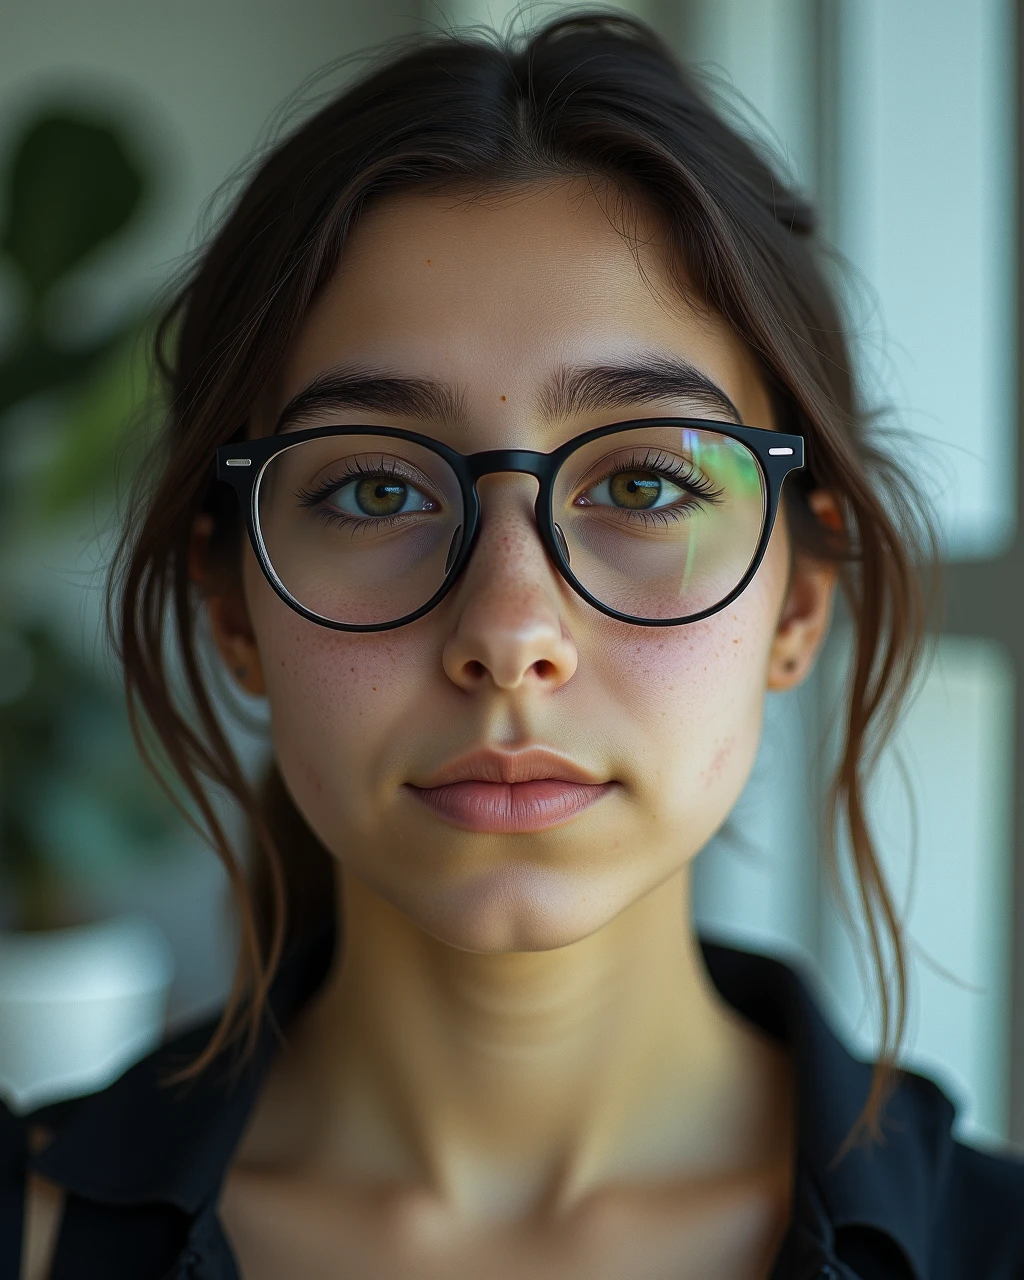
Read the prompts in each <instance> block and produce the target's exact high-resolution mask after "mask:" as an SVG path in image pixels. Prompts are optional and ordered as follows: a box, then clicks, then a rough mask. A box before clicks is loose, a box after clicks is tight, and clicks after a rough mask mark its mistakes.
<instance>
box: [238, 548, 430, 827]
mask: <svg viewBox="0 0 1024 1280" xmlns="http://www.w3.org/2000/svg"><path fill="white" fill-rule="evenodd" d="M255 573H256V574H257V575H258V578H249V577H248V575H247V581H246V594H247V599H248V602H249V612H250V617H251V618H252V624H253V630H254V632H255V636H256V642H257V646H258V649H259V654H260V662H261V666H262V668H263V676H264V681H265V684H266V693H267V701H268V703H269V706H270V716H271V722H272V725H273V740H274V753H275V756H276V758H277V761H278V764H279V766H280V768H281V771H282V774H283V775H284V778H285V780H286V781H287V783H288V785H289V788H290V789H291V791H292V794H293V795H294V797H295V799H296V802H297V803H298V804H299V806H300V808H302V810H303V811H304V812H305V813H306V815H307V817H308V818H309V819H310V821H311V822H313V825H314V826H315V827H316V828H317V829H318V830H319V829H321V826H322V822H323V821H326V820H327V819H328V817H329V815H328V814H326V813H324V814H320V813H319V810H320V809H321V808H324V807H326V806H329V807H330V808H331V809H332V811H350V809H351V804H352V800H353V797H357V796H365V795H366V794H367V790H368V783H369V781H370V779H371V778H372V776H373V774H374V772H375V766H377V765H378V764H379V761H380V758H381V756H382V755H383V754H384V753H385V751H386V748H387V747H388V745H389V744H390V743H392V742H393V741H394V738H395V731H396V727H400V725H401V724H402V722H403V720H404V719H405V718H407V715H408V705H409V696H410V690H411V689H412V688H413V686H414V685H415V683H416V680H417V673H418V672H420V670H421V667H422V663H423V661H424V658H423V655H422V654H420V653H418V652H417V647H416V645H415V644H414V643H413V638H412V637H411V636H409V635H408V634H403V633H402V632H380V633H375V634H369V635H358V634H353V633H349V632H344V631H332V630H331V629H329V628H327V627H321V626H318V625H316V623H313V622H309V621H307V620H306V619H305V618H302V617H300V615H299V614H297V613H296V612H295V611H294V610H292V609H290V608H289V607H288V606H287V605H286V604H285V603H284V602H283V601H282V600H280V599H279V598H278V597H277V596H276V595H275V594H274V592H273V591H272V590H271V588H270V587H269V585H268V584H267V583H266V581H265V580H264V579H263V577H262V574H260V573H259V570H258V569H255Z"/></svg>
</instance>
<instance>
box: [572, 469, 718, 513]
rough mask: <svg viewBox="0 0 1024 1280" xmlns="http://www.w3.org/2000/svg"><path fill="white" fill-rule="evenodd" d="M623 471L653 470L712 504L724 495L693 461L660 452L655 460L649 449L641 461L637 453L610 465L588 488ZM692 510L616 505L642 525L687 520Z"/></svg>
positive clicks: (619, 509)
mask: <svg viewBox="0 0 1024 1280" xmlns="http://www.w3.org/2000/svg"><path fill="white" fill-rule="evenodd" d="M620 471H652V472H654V474H655V475H658V476H664V477H665V478H666V479H668V480H671V481H673V482H674V483H676V484H678V485H679V487H680V488H681V489H686V490H688V491H689V492H690V493H692V494H693V496H694V497H695V498H700V499H701V500H702V501H704V502H708V503H711V504H712V505H717V504H718V503H719V502H720V501H721V498H722V493H723V490H722V489H716V488H715V486H714V485H713V484H712V482H711V481H710V480H709V479H708V477H707V476H706V475H704V474H703V473H702V472H700V471H698V470H696V468H694V467H693V465H692V464H691V463H685V462H682V461H681V460H680V459H679V458H666V456H665V455H664V454H663V453H660V452H659V453H658V454H657V455H656V457H655V458H654V459H653V460H652V459H651V455H650V452H648V454H647V456H646V457H645V458H644V459H643V460H642V461H641V460H639V459H638V458H637V457H636V455H634V456H633V457H632V458H630V459H629V461H628V462H618V463H616V464H615V466H613V467H611V468H609V470H607V471H606V472H604V474H603V475H601V476H600V477H598V479H597V480H594V481H593V482H592V483H591V484H588V485H587V489H596V488H597V486H598V485H600V484H604V482H605V481H606V480H610V479H611V478H612V476H614V475H618V473H619V472H620ZM584 492H585V491H584ZM689 509H690V508H686V507H658V508H655V509H654V510H653V511H642V510H638V511H628V510H626V509H625V508H623V507H618V508H616V510H618V511H620V512H622V513H623V514H625V515H626V517H627V518H628V519H630V520H639V521H640V523H641V524H662V525H666V524H668V523H669V522H670V521H678V520H685V519H687V515H686V512H687V511H688V510H689Z"/></svg>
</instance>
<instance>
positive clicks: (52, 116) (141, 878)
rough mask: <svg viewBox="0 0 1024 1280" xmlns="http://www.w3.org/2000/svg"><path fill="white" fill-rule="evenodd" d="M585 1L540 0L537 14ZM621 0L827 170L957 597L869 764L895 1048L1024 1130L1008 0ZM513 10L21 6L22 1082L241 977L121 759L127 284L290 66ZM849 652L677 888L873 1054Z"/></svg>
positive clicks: (52, 1076) (17, 979) (984, 1114)
mask: <svg viewBox="0 0 1024 1280" xmlns="http://www.w3.org/2000/svg"><path fill="white" fill-rule="evenodd" d="M571 7H575V6H569V5H562V4H559V3H543V2H541V3H537V4H535V5H533V6H532V7H531V8H530V9H528V10H527V12H526V15H525V21H526V22H528V23H530V22H536V21H540V20H543V19H545V18H547V17H549V16H551V15H553V14H555V13H556V12H558V11H560V10H563V9H567V8H571ZM605 7H609V6H605ZM621 7H622V8H625V9H627V10H628V11H629V12H632V13H635V14H637V15H639V16H640V17H642V18H644V19H646V20H647V21H649V22H650V23H651V24H652V25H653V26H654V27H655V28H656V29H657V30H658V31H659V32H660V33H661V34H662V35H663V36H664V37H665V38H666V39H667V40H668V41H669V42H670V44H671V45H672V46H673V47H674V48H675V49H677V50H678V51H679V52H680V53H681V54H682V55H683V56H684V57H686V58H687V59H688V60H690V61H691V62H692V63H694V64H695V65H696V66H698V67H699V69H700V71H701V74H703V75H704V76H705V77H706V78H707V79H708V81H709V83H711V84H712V86H713V87H714V90H715V92H716V93H717V94H719V95H720V96H721V98H722V100H723V101H724V102H725V103H726V104H727V105H728V107H729V110H731V111H732V112H734V113H735V114H736V115H737V116H738V117H739V118H740V119H742V120H743V121H744V127H746V128H749V129H751V130H753V131H755V132H756V133H757V134H758V135H759V136H761V137H762V138H763V139H764V140H765V143H766V145H767V146H769V147H770V148H771V149H772V150H773V151H774V153H775V154H776V155H777V156H778V157H779V159H780V162H781V163H782V164H783V166H784V167H785V168H786V169H787V170H788V171H789V172H790V174H792V175H793V177H794V178H795V180H796V181H797V182H798V183H799V184H800V185H801V186H802V187H803V188H804V189H805V190H806V191H807V192H808V193H809V194H810V195H811V196H812V197H813V198H814V200H815V201H816V202H817V204H818V206H819V209H820V211H821V215H822V220H823V224H824V230H825V235H826V237H827V238H828V239H829V240H830V241H831V242H832V243H833V244H834V245H835V246H836V249H837V250H838V254H839V256H840V259H841V270H840V267H839V266H837V278H839V279H841V281H842V288H843V290H844V293H845V296H846V300H847V305H848V308H849V310H850V314H851V317H852V322H853V329H854V333H855V342H856V352H857V359H858V362H859V365H860V369H861V372H862V375H863V377H864V378H865V380H866V383H867V385H868V387H869V389H870V392H871V397H872V399H873V400H874V402H876V403H878V404H879V405H882V406H885V407H886V408H887V409H888V410H889V418H888V420H889V421H891V422H892V423H893V425H894V427H898V428H899V429H900V430H902V431H903V432H904V433H905V434H904V438H903V440H902V443H901V444H900V446H899V447H900V448H902V449H903V450H905V451H907V452H906V453H905V456H908V457H909V458H910V459H911V460H912V465H913V467H914V469H915V471H916V472H917V473H918V474H919V475H920V476H921V477H922V478H923V481H924V483H925V484H926V486H927V488H928V492H929V494H930V496H931V498H932V501H933V502H934V504H935V506H936V508H937V511H938V515H939V524H940V529H941V533H942V537H943V544H944V545H943V551H944V556H945V559H946V562H947V572H946V596H947V599H946V608H945V613H944V618H943V622H942V625H941V627H939V626H937V627H936V632H935V635H934V637H933V642H932V647H931V652H930V661H929V664H928V667H927V671H926V673H925V674H924V676H923V678H922V680H921V681H920V682H919V685H918V688H917V692H916V694H915V697H914V700H913V703H912V705H911V707H910V710H909V712H908V714H907V716H906V717H905V719H904V722H903V724H902V726H901V729H900V731H899V733H898V735H897V739H896V741H895V742H894V744H893V746H892V748H891V749H890V750H889V751H888V752H887V753H886V755H885V757H884V759H883V761H882V763H881V765H880V767H879V770H878V773H877V777H876V779H875V781H874V783H873V787H872V813H873V819H874V822H875V824H876V830H877V832H878V835H879V839H880V843H881V847H882V850H883V852H884V856H885V860H886V864H887V869H888V873H889V876H890V880H891V883H892V885H893V888H894V890H895V893H896V897H897V901H898V902H899V904H900V906H901V909H902V910H903V911H904V913H905V917H906V919H907V922H908V928H909V934H910V938H911V952H910V959H911V974H912V978H911V998H910V1026H909V1035H908V1039H907V1044H906V1049H905V1053H904V1059H905V1061H906V1062H907V1063H908V1064H909V1065H912V1066H915V1067H918V1068H919V1069H923V1070H925V1071H927V1072H928V1073H929V1074H931V1075H933V1076H934V1077H935V1078H937V1079H938V1081H939V1082H940V1084H942V1086H943V1087H944V1088H945V1089H946V1090H947V1092H948V1093H949V1094H950V1095H951V1096H952V1097H953V1098H954V1100H955V1101H956V1102H957V1103H958V1106H959V1108H960V1113H959V1119H958V1124H959V1126H960V1129H961V1131H962V1132H963V1133H964V1134H965V1135H966V1136H968V1137H969V1138H971V1139H972V1140H975V1141H978V1142H982V1143H998V1144H1001V1143H1005V1142H1008V1141H1010V1142H1013V1143H1014V1144H1016V1145H1018V1146H1020V1147H1021V1148H1022V1149H1024V785H1022V782H1024V749H1022V746H1021V734H1020V729H1019V728H1018V726H1019V725H1024V714H1022V713H1024V708H1022V705H1021V692H1020V690H1021V688H1022V687H1024V686H1022V682H1021V681H1020V680H1019V679H1018V673H1019V672H1021V671H1022V670H1024V592H1022V589H1021V588H1022V584H1024V560H1022V552H1021V547H1020V539H1019V532H1018V528H1019V521H1018V510H1019V505H1020V493H1021V486H1020V484H1019V475H1020V462H1019V456H1020V451H1019V450H1018V444H1017V440H1018V434H1019V421H1020V413H1019V399H1020V397H1019V394H1018V388H1019V381H1020V374H1019V366H1020V362H1019V359H1018V342H1017V315H1018V298H1019V294H1020V273H1019V266H1018V262H1019V255H1018V240H1019V229H1018V215H1017V210H1018V205H1019V195H1018V189H1019V182H1018V160H1017V157H1018V119H1019V116H1020V90H1019V81H1020V78H1019V72H1018V67H1019V62H1020V48H1021V34H1020V28H1021V23H1020V19H1019V16H1018V12H1017V5H1016V4H1014V3H1013V0H901V2H900V3H899V4H898V5H894V4H889V3H887V2H886V0H635V2H634V3H631V4H629V5H624V6H621ZM512 9H513V6H512V5H511V4H506V3H505V2H504V0H419V3H417V0H373V3H370V2H369V0H343V2H342V3H338V0H331V2H330V3H329V2H328V0H289V3H288V4H287V5H286V4H285V3H283V0H215V3H212V4H211V3H209V2H208V0H207V2H206V3H204V4H202V5H200V4H199V3H197V2H196V0H181V3H179V4H177V5H174V6H170V7H168V6H157V5H155V4H150V5H140V4H138V3H129V0H93V2H92V3H91V4H89V5H87V6H83V5H80V4H71V3H69V2H68V0H31V3H30V2H29V0H6V3H5V6H4V39H3V41H2V42H0V1098H2V1099H3V1100H4V1101H6V1102H7V1103H8V1105H11V1106H12V1107H14V1108H19V1107H20V1108H23V1109H24V1108H26V1107H29V1106H31V1105H34V1104H36V1103H38V1102H41V1101H45V1100H47V1099H48V1098H50V1097H57V1096H61V1094H62V1093H64V1094H66V1093H68V1092H74V1091H82V1090H84V1089H86V1088H90V1087H97V1086H98V1085H100V1084H102V1083H103V1082H105V1081H106V1080H107V1079H110V1078H112V1077H113V1075H115V1074H117V1072H118V1071H119V1070H121V1069H123V1067H124V1065H125V1064H126V1063H127V1062H130V1061H131V1060H132V1058H133V1057H135V1056H137V1055H138V1054H139V1053H141V1052H143V1051H145V1049H146V1047H147V1046H148V1045H149V1044H151V1043H153V1041H154V1040H156V1039H158V1038H159V1036H160V1035H161V1034H163V1033H164V1032H165V1031H166V1030H167V1029H168V1028H170V1029H173V1028H174V1027H176V1026H179V1025H181V1024H182V1023H184V1022H187V1021H190V1020H191V1019H193V1018H195V1017H197V1016H199V1015H200V1014H202V1013H203V1012H206V1011H208V1010H210V1009H212V1008H213V1007H214V1006H216V1005H217V1004H218V1003H219V1002H220V1001H221V1000H222V999H223V997H224V993H225V990H226V987H227V984H228V982H229V979H230V972H231V965H232V957H233V946H234V942H233V937H234V935H233V928H232V922H231V918H230V912H229V909H228V906H227V901H226V891H225V885H224V882H223V878H222V876H221V874H220V872H219V870H218V865H217V862H216V859H215V858H214V856H213V855H212V854H211V853H209V852H208V851H207V850H206V849H205V848H204V847H203V845H202V844H201V842H200V841H199V840H198V838H197V837H196V836H195V835H194V834H193V833H192V832H191V831H190V830H189V829H188V828H187V827H186V826H185V825H184V823H183V822H182V821H181V820H180V819H179V818H178V817H177V816H176V815H175V814H174V812H173V810H172V808H171V806H170V805H169V803H168V802H167V801H166V800H165V798H164V797H163V795H162V793H161V792H160V790H159V788H158V787H157V786H156V785H155V784H154V783H152V782H151V781H150V780H149V778H148V776H147V775H146V773H145V771H144V770H143V768H142V766H141V764H140V762H139V760H138V757H137V755H136V752H135V750H134V748H133V746H132V744H131V739H130V737H129V734H128V729H127V723H126V719H125V715H124V711H123V709H122V706H121V701H120V694H119V689H118V684H117V678H116V672H115V670H114V668H113V665H112V663H111V661H110V657H109V654H108V652H107V648H106V642H105V640H104V636H103V631H102V625H101V623H102V580H103V569H104V565H105V561H106V557H107V556H108V554H109V551H110V547H111V545H112V539H113V537H114V536H115V533H116V526H117V493H118V489H119V486H120V487H121V488H122V489H123V486H124V483H125V481H126V480H127V478H128V476H129V475H130V472H131V468H132V466H133V464H134V462H135V460H136V459H137V457H138V456H139V451H140V449H141V448H142V447H144V444H145V437H146V430H147V425H146V423H147V420H146V417H145V412H144V410H145V395H146V391H147V387H146V379H145V349H144V345H143V341H144V335H143V333H142V329H141V327H140V326H141V321H142V316H143V313H144V311H145V308H146V307H147V305H148V304H149V302H150V301H151V299H152V297H153V296H154V293H155V292H156V291H157V290H158V289H159V288H160V287H161V286H162V285H163V284H164V283H165V281H166V280H167V279H168V278H169V277H170V276H171V275H172V273H173V272H174V271H175V270H176V269H178V268H179V267H180V266H181V265H182V264H183V262H184V261H185V260H186V257H187V254H188V253H189V251H190V250H191V249H192V248H194V247H195V245H197V244H198V243H201V241H202V239H203V236H204V233H205V231H206V230H208V229H209V227H210V226H212V225H213V224H214V223H215V221H216V217H217V214H218V212H219V211H220V210H222V209H223V207H224V204H225V201H227V200H229V199H230V196H231V194H232V192H233V191H234V190H235V189H236V188H235V186H234V185H233V183H232V176H233V175H236V174H237V172H238V170H239V168H240V166H242V165H243V163H244V162H245V161H246V160H247V158H249V157H251V156H252V154H253V153H254V152H255V151H256V150H258V149H259V148H260V146H262V145H264V144H265V143H266V141H267V140H268V139H269V138H270V137H272V136H273V134H274V132H275V130H277V129H279V128H281V127H282V125H283V124H284V123H285V122H286V121H289V120H295V119H297V118H300V117H301V115H302V114H303V112H304V111H305V110H308V109H309V105H308V102H309V95H308V93H307V94H306V95H305V97H304V96H303V95H302V94H299V95H298V96H296V91H297V90H299V88H300V86H301V85H302V84H303V82H305V81H306V80H307V77H309V76H310V75H312V74H313V73H314V72H316V71H318V70H319V69H320V68H321V67H323V66H324V64H325V63H328V62H331V63H333V62H335V61H336V60H338V59H341V58H344V57H345V55H348V54H352V53H355V52H357V51H358V50H360V49H362V48H364V47H366V46H368V45H371V44H373V43H374V42H376V41H378V40H381V39H385V38H388V37H391V36H396V35H399V34H401V33H403V32H408V31H417V30H418V31H429V30H430V29H432V28H445V27H447V26H449V25H457V26H462V25H469V24H474V23H485V24H487V25H491V26H496V27H498V28H499V29H500V28H501V27H502V26H503V25H504V24H505V23H506V21H507V19H508V16H509V14H510V13H511V11H512ZM522 20H523V19H522V18H521V19H520V21H522ZM358 67H359V62H358V60H356V61H352V62H349V63H347V64H346V65H344V66H343V67H342V68H341V70H340V71H339V70H335V71H332V72H331V73H330V75H329V76H328V77H327V78H326V79H325V80H323V81H321V82H318V84H317V86H316V89H315V92H316V93H318V94H319V93H322V92H324V91H325V90H326V89H328V88H331V87H334V86H337V85H340V84H341V83H343V81H344V79H345V76H346V75H350V74H353V73H354V72H356V71H357V70H358ZM845 654H846V646H845V628H844V625H843V621H842V618H841V617H839V618H838V619H837V622H836V626H835V628H834V633H833V636H832V638H831V640H830V643H829V647H828V650H827V652H826V653H825V655H824V657H823V660H822V661H821V663H820V664H819V667H818V669H817V671H816V674H815V676H814V678H813V679H812V680H811V681H809V682H808V683H807V684H806V685H805V686H804V687H803V688H802V689H801V690H799V691H798V692H797V693H795V694H790V695H769V707H768V715H767V723H766V728H765V734H764V740H763V744H762V749H761V752H760V755H759V758H758V762H757V765H756V767H755V770H754V774H753V777H752V778H751V781H750V784H749V786H748V787H747V790H746V791H745V793H744V795H743V797H742V798H741V801H740V804H739V806H738V808H737V811H736V814H735V815H734V818H733V820H732V821H731V822H730V824H729V825H728V827H727V829H726V830H725V831H723V833H722V834H721V835H720V836H719V837H718V838H716V840H715V841H714V842H713V843H712V845H711V846H709V848H708V849H707V850H705V851H704V852H703V853H702V854H701V856H700V858H699V859H698V863H697V869H696V907H695V910H696V916H697V921H698V924H699V927H700V928H701V930H702V931H703V932H704V933H705V934H706V935H707V936H709V937H716V938H721V939H723V940H726V941H732V942H736V943H738V944H739V945H743V946H749V947H751V948H753V949H758V950H764V951H771V952H774V953H777V954H779V955H782V956H783V957H786V958H789V959H793V958H796V959H798V960H802V961H804V962H806V963H807V964H808V965H809V966H810V967H811V968H812V969H813V970H814V971H815V972H816V973H817V975H818V977H819V981H820V985H821V992H822V996H823V999H825V1001H826V1002H827V1004H828V1005H829V1008H830V1010H831V1012H832V1015H833V1017H834V1019H835V1021H836V1022H837V1024H838V1025H839V1027H840V1028H841V1030H842V1031H843V1033H844V1035H845V1036H846V1037H847V1039H848V1041H849V1042H850V1043H852V1044H853V1045H854V1046H855V1047H856V1048H857V1049H859V1050H862V1051H863V1052H865V1053H870V1052H872V1051H873V1046H874V1044H875V1043H876V1039H875V1037H876V1030H875V1028H876V1021H877V1007H876V1003H877V1002H876V1001H875V1000H874V998H873V996H872V994H871V987H872V983H871V975H870V972H869V971H867V969H866V968H865V967H864V965H863V963H861V962H859V961H858V956H859V955H860V954H861V953H862V951H863V944H858V942H857V939H856V937H855V936H854V937H852V938H851V936H850V933H849V930H848V929H847V928H846V926H844V924H843V923H842V921H841V918H840V916H839V914H838V913H837V911H836V908H835V905H834V901H833V897H832V895H831V894H830V892H829V889H828V885H827V882H826V878H825V876H824V875H823V873H822V869H821V867H822V862H821V857H820V851H821V846H822V830H821V827H822V815H823V812H824V797H825V793H826V789H827V785H828V762H829V760H830V758H831V757H832V754H833V753H834V741H833V731H834V727H835V723H836V718H837V708H838V707H839V706H840V705H841V692H842V689H841V686H842V677H843V671H844V660H845ZM257 710H258V709H257ZM233 732H234V733H235V736H236V741H237V743H238V745H239V749H240V750H241V751H242V752H243V754H245V755H246V756H247V758H249V759H252V758H253V757H254V756H256V755H258V753H259V752H260V751H261V750H262V749H263V747H262V744H261V740H260V734H259V732H258V728H256V729H253V727H252V726H250V727H248V728H246V727H245V726H244V725H242V724H241V723H239V724H238V725H236V727H235V728H234V730H233ZM69 973H73V974H74V975H75V980H74V981H69V978H68V974H69ZM76 984H77V985H76ZM101 1014H102V1016H100V1015H101ZM86 1015H87V1016H86ZM69 1028H70V1029H71V1030H70V1031H69ZM75 1028H77V1030H75Z"/></svg>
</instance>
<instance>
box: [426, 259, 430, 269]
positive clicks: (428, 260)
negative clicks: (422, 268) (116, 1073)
mask: <svg viewBox="0 0 1024 1280" xmlns="http://www.w3.org/2000/svg"><path fill="white" fill-rule="evenodd" d="M426 263H427V266H428V267H429V266H430V259H429V258H427V259H426Z"/></svg>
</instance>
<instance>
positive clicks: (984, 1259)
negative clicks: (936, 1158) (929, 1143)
mask: <svg viewBox="0 0 1024 1280" xmlns="http://www.w3.org/2000/svg"><path fill="white" fill-rule="evenodd" d="M935 1210H936V1221H935V1260H936V1263H937V1266H938V1272H937V1274H939V1275H941V1276H945V1275H949V1276H959V1275H974V1276H979V1277H981V1276H984V1277H992V1278H993V1280H1002V1278H1003V1277H1006V1280H1010V1277H1018V1276H1021V1275H1024V1159H1020V1158H1018V1157H1016V1156H1013V1155H1011V1154H1010V1153H1008V1152H993V1151H982V1150H979V1149H978V1148H976V1147H972V1146H968V1145H967V1144H966V1143H961V1142H952V1143H951V1144H950V1148H949V1155H948V1159H947V1161H946V1167H945V1169H944V1170H943V1176H942V1177H941V1179H940V1183H939V1196H938V1198H937V1203H936V1206H935ZM946 1260H948V1262H949V1263H950V1264H952V1265H950V1266H948V1267H944V1263H945V1262H946Z"/></svg>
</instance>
